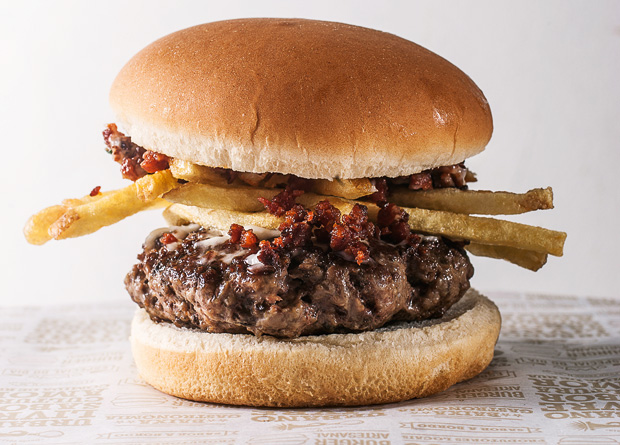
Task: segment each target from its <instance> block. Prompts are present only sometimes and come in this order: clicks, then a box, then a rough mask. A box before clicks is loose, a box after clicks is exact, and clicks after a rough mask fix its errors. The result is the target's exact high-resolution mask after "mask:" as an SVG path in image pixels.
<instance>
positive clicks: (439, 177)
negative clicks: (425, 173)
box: [431, 162, 467, 189]
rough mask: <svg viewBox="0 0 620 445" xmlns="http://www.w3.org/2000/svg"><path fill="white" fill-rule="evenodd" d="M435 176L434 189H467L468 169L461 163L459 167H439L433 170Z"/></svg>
mask: <svg viewBox="0 0 620 445" xmlns="http://www.w3.org/2000/svg"><path fill="white" fill-rule="evenodd" d="M431 174H432V176H433V187H435V188H443V187H457V188H461V189H462V188H466V187H467V182H466V178H467V168H466V167H465V164H464V163H463V162H461V163H460V164H457V165H449V166H446V167H437V168H435V169H433V170H431Z"/></svg>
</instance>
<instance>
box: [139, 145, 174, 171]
mask: <svg viewBox="0 0 620 445" xmlns="http://www.w3.org/2000/svg"><path fill="white" fill-rule="evenodd" d="M142 158H143V160H142V162H140V167H142V168H143V169H144V170H145V171H146V172H147V173H155V172H158V171H160V170H165V169H167V168H168V167H170V165H169V160H170V159H169V158H168V156H166V155H165V154H162V153H157V152H154V151H151V150H147V151H146V153H144V155H143V156H142Z"/></svg>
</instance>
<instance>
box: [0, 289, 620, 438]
mask: <svg viewBox="0 0 620 445" xmlns="http://www.w3.org/2000/svg"><path fill="white" fill-rule="evenodd" d="M489 296H490V297H491V298H492V299H493V300H494V301H495V302H496V303H497V305H498V306H499V308H500V311H501V312H502V318H503V326H502V333H501V335H500V339H499V342H498V344H497V347H496V353H495V358H494V359H493V362H492V363H491V365H490V366H489V367H488V368H487V370H486V371H484V372H483V373H482V374H481V375H479V376H478V377H476V378H474V379H472V380H470V381H468V382H464V383H461V384H458V385H455V386H454V387H452V388H450V389H449V390H447V391H445V392H443V393H441V394H438V395H436V396H433V397H429V398H426V399H421V400H412V401H408V402H403V403H398V404H390V405H380V406H374V407H361V408H329V409H255V408H238V407H228V406H218V405H212V404H205V403H195V402H190V401H186V400H181V399H177V398H174V397H170V396H167V395H165V394H162V393H160V392H158V391H157V390H155V389H153V388H151V387H149V386H148V385H146V384H145V383H144V382H143V381H141V380H140V378H139V376H138V374H137V371H136V369H135V366H134V365H133V361H132V357H131V351H130V349H129V343H128V341H127V337H128V335H129V323H130V320H131V318H132V314H133V311H134V310H135V307H134V306H133V305H132V304H131V303H130V302H127V303H126V304H121V305H118V304H114V305H112V304H104V305H88V306H71V307H67V306H60V307H11V308H4V309H3V310H2V311H1V313H0V443H16V444H21V443H40V442H45V443H76V444H78V443H97V444H99V443H101V444H125V443H131V444H135V443H214V444H215V443H217V444H237V443H239V444H242V443H250V444H279V443H281V444H290V445H293V444H300V445H302V444H325V445H327V444H347V445H351V444H366V445H371V444H373V445H379V444H381V445H385V444H437V443H442V444H443V443H446V444H451V443H494V444H496V443H502V444H524V443H546V444H588V443H595V444H615V443H618V444H620V300H614V299H600V298H589V297H573V296H545V295H522V294H513V293H493V294H491V295H489Z"/></svg>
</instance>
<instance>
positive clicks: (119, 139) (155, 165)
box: [103, 124, 168, 181]
mask: <svg viewBox="0 0 620 445" xmlns="http://www.w3.org/2000/svg"><path fill="white" fill-rule="evenodd" d="M103 140H104V142H105V144H106V146H107V148H106V151H107V152H108V153H110V154H112V157H113V159H114V161H115V162H118V163H119V164H121V173H122V174H123V178H126V179H131V180H132V181H135V180H137V179H140V178H141V177H143V176H146V175H147V174H149V173H155V172H157V171H159V170H164V169H166V168H168V157H167V156H166V155H164V154H161V153H156V152H154V151H150V150H145V149H144V148H142V147H140V146H139V145H137V144H135V143H133V142H132V141H131V137H130V136H125V134H123V133H121V132H120V131H118V127H117V126H116V124H108V126H107V127H106V129H105V130H103Z"/></svg>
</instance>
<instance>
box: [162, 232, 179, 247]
mask: <svg viewBox="0 0 620 445" xmlns="http://www.w3.org/2000/svg"><path fill="white" fill-rule="evenodd" d="M159 240H160V241H161V243H162V244H164V245H168V244H172V243H176V242H178V241H179V240H178V239H177V237H176V236H174V235H173V234H172V233H164V234H163V235H162V236H161V237H160V238H159Z"/></svg>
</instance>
